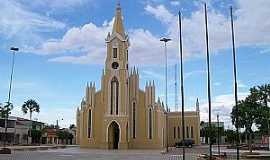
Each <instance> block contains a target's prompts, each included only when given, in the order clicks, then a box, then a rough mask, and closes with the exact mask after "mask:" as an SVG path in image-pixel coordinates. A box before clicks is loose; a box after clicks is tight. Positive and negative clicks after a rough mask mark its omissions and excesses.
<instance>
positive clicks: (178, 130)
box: [177, 126, 180, 139]
mask: <svg viewBox="0 0 270 160" xmlns="http://www.w3.org/2000/svg"><path fill="white" fill-rule="evenodd" d="M177 138H178V139H180V127H179V126H178V127H177Z"/></svg>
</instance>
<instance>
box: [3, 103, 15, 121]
mask: <svg viewBox="0 0 270 160" xmlns="http://www.w3.org/2000/svg"><path fill="white" fill-rule="evenodd" d="M12 109H13V104H12V103H11V102H6V103H5V104H2V103H0V117H1V118H8V116H9V114H10V113H11V110H12Z"/></svg>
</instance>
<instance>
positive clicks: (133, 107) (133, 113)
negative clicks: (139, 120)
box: [132, 102, 136, 138]
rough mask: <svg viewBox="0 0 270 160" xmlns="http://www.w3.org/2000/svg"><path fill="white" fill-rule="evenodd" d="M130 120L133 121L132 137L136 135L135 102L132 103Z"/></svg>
mask: <svg viewBox="0 0 270 160" xmlns="http://www.w3.org/2000/svg"><path fill="white" fill-rule="evenodd" d="M132 121H133V130H132V137H133V138H135V137H136V135H135V134H136V105H135V102H133V104H132Z"/></svg>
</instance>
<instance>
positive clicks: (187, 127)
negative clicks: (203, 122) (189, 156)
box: [186, 126, 189, 138]
mask: <svg viewBox="0 0 270 160" xmlns="http://www.w3.org/2000/svg"><path fill="white" fill-rule="evenodd" d="M186 132H187V138H189V127H188V126H187V130H186Z"/></svg>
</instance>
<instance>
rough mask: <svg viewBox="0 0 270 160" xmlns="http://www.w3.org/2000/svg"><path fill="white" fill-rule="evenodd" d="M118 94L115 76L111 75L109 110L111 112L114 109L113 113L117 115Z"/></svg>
mask: <svg viewBox="0 0 270 160" xmlns="http://www.w3.org/2000/svg"><path fill="white" fill-rule="evenodd" d="M118 96H119V83H118V80H117V78H116V77H113V79H112V81H111V109H110V110H111V111H110V113H111V114H113V111H114V109H115V113H116V114H117V115H118Z"/></svg>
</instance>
